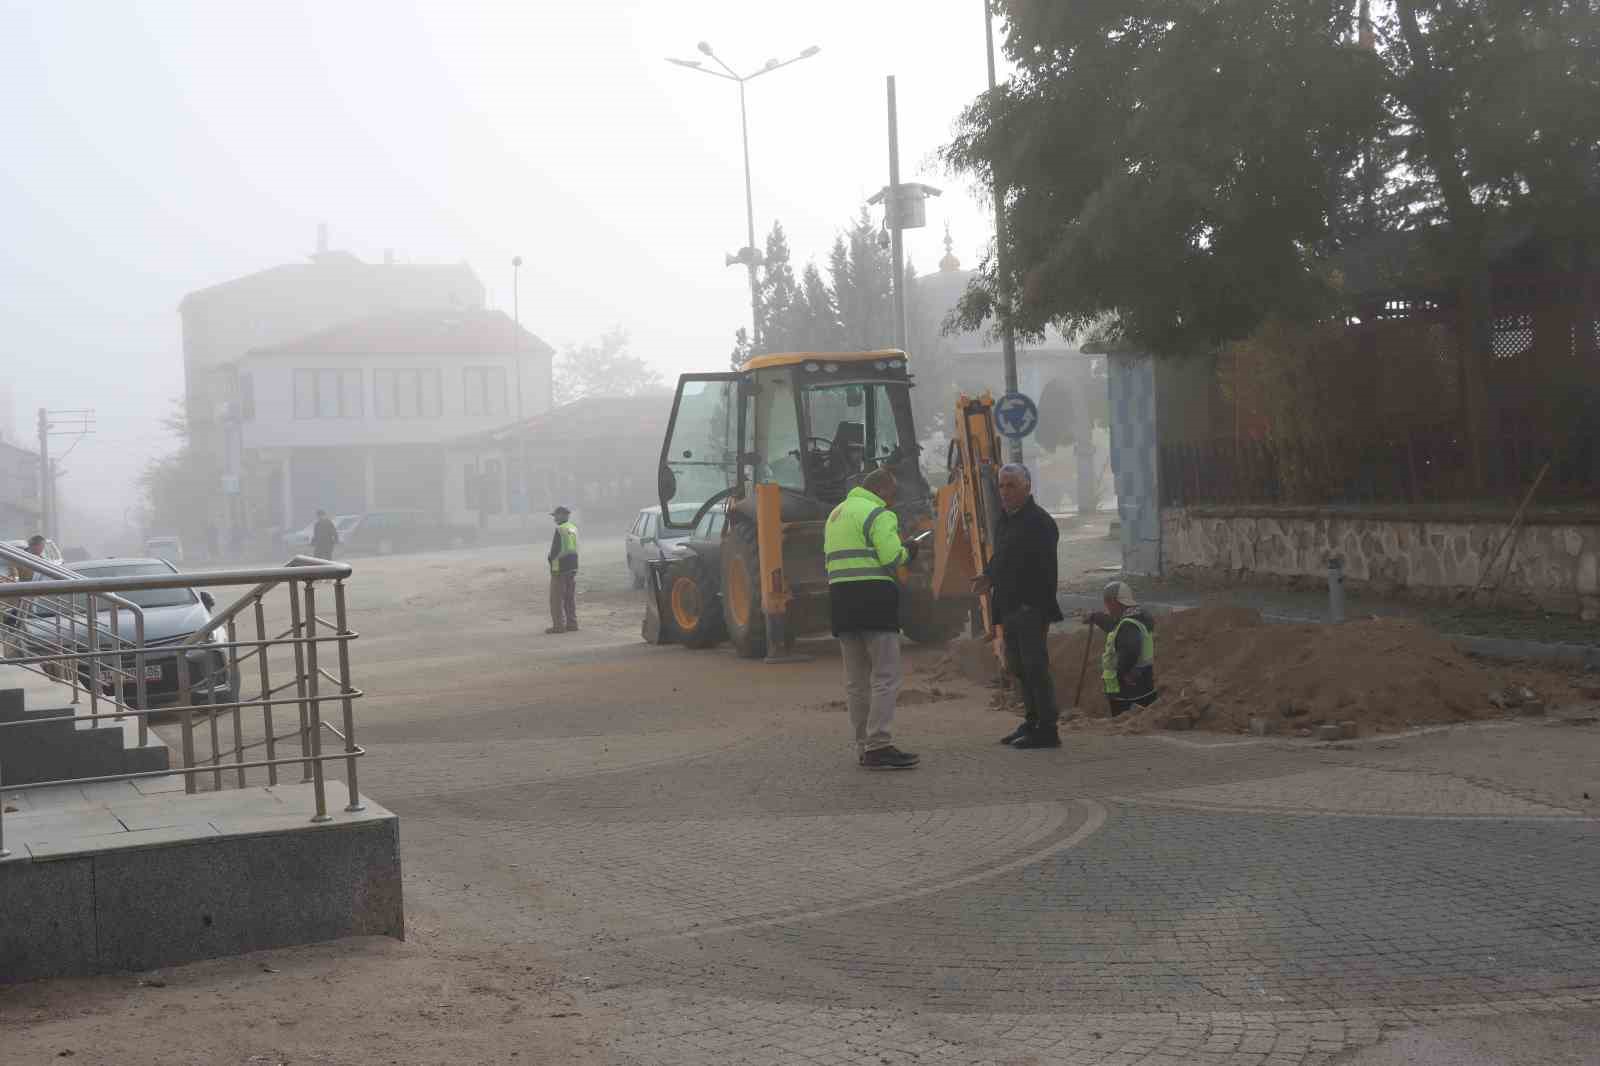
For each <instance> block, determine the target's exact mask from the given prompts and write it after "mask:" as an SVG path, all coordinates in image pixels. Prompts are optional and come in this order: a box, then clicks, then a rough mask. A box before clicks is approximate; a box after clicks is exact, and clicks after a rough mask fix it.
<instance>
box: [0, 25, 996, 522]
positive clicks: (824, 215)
mask: <svg viewBox="0 0 1600 1066" xmlns="http://www.w3.org/2000/svg"><path fill="white" fill-rule="evenodd" d="M982 11H983V9H982V0H922V2H916V0H896V2H879V3H861V2H859V0H810V2H808V3H793V2H782V3H779V2H768V0H743V2H736V0H705V2H694V0H583V2H577V3H574V2H571V0H563V2H559V3H557V2H553V0H523V2H520V3H509V2H493V0H480V2H469V0H448V2H438V3H434V2H418V3H401V2H392V0H391V2H386V3H378V2H366V0H363V2H351V0H339V2H336V3H325V2H322V3H318V2H312V3H298V2H293V0H270V2H249V3H227V4H216V3H199V2H195V3H190V2H179V0H172V2H162V3H130V2H115V3H113V2H103V3H100V2H94V3H92V2H80V0H62V2H59V3H56V2H45V0H36V2H33V3H26V2H19V0H0V90H3V93H4V97H5V106H4V107H0V137H3V143H4V145H5V165H4V166H3V167H0V232H3V233H4V234H5V238H6V243H5V249H4V253H3V254H0V381H7V382H10V384H11V393H12V401H11V407H12V410H11V411H9V412H7V411H5V410H3V409H0V430H8V431H10V434H11V436H12V437H13V438H21V440H22V443H24V444H29V445H30V446H31V442H32V433H33V418H34V411H35V410H36V409H37V408H38V407H40V406H49V407H57V408H66V407H92V408H94V409H95V410H96V412H97V415H98V427H99V428H98V433H97V434H96V436H95V437H93V438H91V439H88V440H86V441H84V442H82V443H81V444H80V445H79V446H78V447H77V449H76V450H75V451H74V452H73V453H72V456H71V457H70V459H69V460H68V462H67V463H66V464H65V466H66V470H67V476H66V477H65V478H64V479H63V481H62V484H61V492H62V495H63V497H64V500H65V502H66V503H67V504H68V505H69V506H74V505H75V506H76V508H78V509H84V508H87V509H89V510H92V511H93V512H94V513H96V514H97V515H99V516H100V517H101V519H102V521H105V522H110V523H115V524H116V525H119V526H120V524H121V522H122V516H123V511H124V508H125V507H128V506H130V505H132V504H133V503H134V502H135V499H136V495H137V489H136V485H135V481H136V478H137V474H138V471H139V469H140V468H141V467H142V465H143V463H144V462H145V460H146V459H147V458H148V457H150V456H151V455H154V454H159V453H160V452H162V451H165V450H167V449H169V448H170V441H168V440H166V439H165V438H164V437H163V435H162V433H161V430H160V425H159V420H160V418H161V417H162V415H163V414H164V413H165V411H166V410H167V409H168V406H169V401H170V399H171V398H173V397H176V396H179V395H181V393H182V390H183V359H182V349H181V342H180V336H181V334H180V328H179V319H178V314H177V305H178V301H179V300H180V299H181V298H182V297H183V295H184V294H185V293H186V292H189V291H191V290H194V289H197V288H201V287H203V286H206V285H211V284H215V283H217V282H221V281H224V280H227V279H229V278H232V277H236V276H239V275H241V274H245V273H249V272H251V271H255V270H260V269H264V268H267V267H271V266H274V265H277V264H279V263H284V262H291V261H295V260H297V259H300V258H301V257H303V256H304V255H306V254H307V253H309V252H311V251H312V250H313V249H314V246H315V233H316V226H317V223H319V222H324V221H325V222H327V223H328V225H329V226H330V228H331V231H332V242H331V243H332V246H333V247H336V248H344V249H348V250H350V251H352V252H355V253H356V254H357V255H360V256H361V257H363V258H365V259H368V260H381V258H382V255H383V252H384V250H385V249H390V248H392V249H394V250H395V252H396V253H397V255H398V256H399V257H400V258H401V259H402V260H403V261H405V260H410V261H431V262H440V261H457V260H463V259H464V260H466V261H467V262H469V263H470V264H471V265H472V266H473V267H474V268H475V269H476V270H477V272H478V274H479V276H480V277H482V278H483V280H484V283H485V285H487V286H488V289H489V293H490V301H491V304H493V305H495V306H502V307H505V308H506V309H507V310H509V309H510V303H511V291H510V290H511V281H510V266H509V261H510V259H511V257H512V256H513V255H521V256H522V257H523V259H524V266H523V268H522V288H521V293H522V298H521V310H522V321H523V324H524V325H526V326H527V327H528V328H530V329H531V330H533V331H534V332H535V333H537V334H539V335H540V336H542V337H543V338H545V339H546V340H547V341H549V342H551V343H552V344H554V345H556V346H557V348H560V347H562V346H564V345H566V344H568V343H572V342H576V341H580V340H583V339H585V338H589V337H593V336H596V335H598V334H599V333H601V332H602V331H604V330H606V329H609V328H611V327H613V326H616V325H622V326H624V327H626V328H627V329H628V330H630V331H631V333H632V336H633V341H634V348H635V351H637V352H638V353H639V354H641V355H643V356H645V357H646V358H647V359H649V360H650V361H651V362H652V363H654V364H655V365H656V366H658V367H660V368H661V370H662V371H663V373H664V374H666V375H668V376H672V375H675V374H677V373H679V372H681V371H685V370H692V369H714V368H718V367H720V366H721V365H723V363H724V361H725V359H726V356H727V353H728V351H729V349H730V348H731V345H732V332H733V330H734V329H735V328H737V327H738V326H740V325H746V324H747V323H748V315H749V295H748V289H747V287H746V285H747V282H746V278H745V273H744V271H743V269H742V268H739V267H734V268H725V267H724V266H723V265H722V263H723V258H722V257H723V254H724V253H725V252H732V251H736V250H737V249H738V248H739V247H740V246H741V245H742V244H743V243H744V188H743V170H742V161H741V156H740V144H739V126H738V122H739V115H738V99H737V90H736V88H735V87H734V85H733V84H732V83H731V82H722V81H716V80H713V79H712V78H709V77H706V76H705V75H703V74H698V73H694V72H691V71H686V70H683V69H680V68H678V67H674V66H671V65H669V64H668V63H666V62H665V61H664V57H665V56H668V55H677V56H682V57H686V58H700V56H699V54H698V53H697V52H696V51H695V43H696V41H698V40H700V39H706V40H709V41H710V42H711V43H712V44H713V45H714V46H715V47H716V48H717V51H718V52H719V54H721V55H723V56H724V57H725V58H726V59H727V60H728V61H729V62H730V63H731V64H732V65H733V66H734V67H735V68H736V69H738V70H740V71H741V72H743V71H745V70H754V69H756V68H758V67H759V66H760V65H761V64H762V63H763V62H764V61H765V60H766V59H768V58H779V59H783V58H787V57H789V56H791V55H794V54H797V53H798V52H799V51H800V50H801V49H802V48H804V47H806V46H808V45H811V44H816V45H819V46H821V48H822V52H821V53H820V54H819V55H818V56H816V57H814V58H812V59H808V60H805V61H803V62H801V63H798V64H796V65H795V66H793V67H789V68H786V69H784V70H781V71H777V72H775V73H773V74H770V75H767V76H764V77H762V78H759V79H757V80H756V81H755V82H754V83H752V84H751V85H750V87H749V96H750V123H751V157H752V158H751V162H752V168H753V173H754V186H755V189H754V191H755V210H756V229H757V238H758V243H759V241H760V240H761V239H762V238H764V236H765V233H766V231H767V230H768V229H769V228H770V226H771V224H772V222H773V220H774V219H780V220H781V221H782V222H783V223H784V225H785V228H786V229H787V230H788V233H789V237H790V243H791V246H792V248H793V250H794V253H795V257H796V260H797V262H796V270H797V273H798V269H799V267H800V266H801V265H802V264H803V262H804V261H805V259H806V258H808V257H812V256H814V257H816V258H817V259H818V261H819V263H821V262H822V261H823V260H824V259H825V256H826V252H827V249H828V246H829V245H830V244H831V243H832V240H833V237H834V236H835V234H836V233H837V232H838V231H839V230H840V229H841V228H842V227H843V226H844V225H845V224H846V223H847V222H848V221H849V219H850V218H851V217H852V216H853V215H854V213H855V212H856V210H857V209H858V207H859V205H860V204H861V203H862V202H863V201H864V200H865V199H866V198H867V197H868V196H869V195H871V194H872V193H873V192H875V191H877V189H879V188H880V187H881V186H883V185H884V184H886V183H887V181H888V162H887V143H886V117H885V104H884V76H885V75H886V74H891V73H892V74H895V75H896V76H897V81H898V91H899V98H900V124H901V130H900V142H901V179H902V180H903V181H911V180H924V181H927V182H929V183H930V184H933V185H937V186H940V187H942V188H944V189H945V195H944V196H943V197H942V198H940V199H937V200H933V201H931V202H930V204H929V212H928V220H929V226H928V228H927V229H925V230H922V231H918V232H915V233H908V241H907V247H908V252H909V254H910V256H911V258H912V260H913V261H914V263H915V264H916V265H917V267H918V269H919V270H920V271H922V272H927V271H929V270H932V269H934V268H935V265H936V263H937V261H938V259H939V257H940V256H941V255H942V254H943V248H942V246H941V241H942V238H943V225H944V222H945V221H946V220H947V219H948V220H949V222H950V225H951V229H952V233H953V236H954V238H955V241H956V253H957V254H958V255H959V256H960V257H961V258H962V259H963V262H964V264H965V265H968V266H971V265H973V264H974V263H975V262H976V260H977V258H978V256H979V252H980V249H981V248H982V247H983V246H984V245H985V243H986V242H987V240H988V239H989V230H990V221H989V217H988V213H987V211H986V210H985V209H984V207H983V206H982V204H981V199H982V197H981V195H980V193H979V192H978V191H976V190H972V189H969V188H965V187H962V186H960V185H959V184H957V183H956V182H954V181H953V180H952V179H950V178H949V177H948V176H947V175H944V174H942V173H941V172H940V171H939V169H938V166H937V164H936V163H935V162H934V161H933V159H932V158H931V153H932V152H933V151H934V150H935V149H936V148H937V147H938V146H939V145H940V144H941V143H942V142H943V141H944V140H946V139H947V137H948V135H949V132H950V129H951V125H952V123H953V121H954V119H955V117H956V115H957V113H958V112H959V110H960V109H961V107H962V106H963V105H964V104H966V103H967V102H968V101H969V100H970V99H971V98H972V97H973V96H974V95H975V94H977V93H978V92H981V91H982V89H983V87H984V84H985V68H984V52H983V32H982V31H983V14H982ZM4 391H5V390H3V389H0V396H3V394H4ZM0 405H3V400H0ZM8 415H9V416H10V417H9V419H8V417H7V416H8ZM8 422H9V424H8ZM64 446H65V442H60V443H53V445H52V447H53V449H57V450H59V448H61V447H64ZM65 532H67V534H68V539H69V540H74V542H76V541H77V540H82V539H88V538H86V537H85V536H83V535H80V536H78V537H77V538H74V537H73V533H74V532H75V531H73V530H70V529H69V530H66V531H65Z"/></svg>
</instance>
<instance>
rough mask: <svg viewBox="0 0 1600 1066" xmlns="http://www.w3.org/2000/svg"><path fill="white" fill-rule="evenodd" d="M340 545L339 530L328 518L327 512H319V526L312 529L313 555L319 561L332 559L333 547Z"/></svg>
mask: <svg viewBox="0 0 1600 1066" xmlns="http://www.w3.org/2000/svg"><path fill="white" fill-rule="evenodd" d="M337 543H339V528H338V527H337V526H335V525H334V524H333V519H331V518H329V517H328V512H327V511H318V512H317V524H316V525H314V526H312V527H311V554H312V555H315V556H316V557H317V558H318V559H332V558H333V546H334V545H335V544H337Z"/></svg>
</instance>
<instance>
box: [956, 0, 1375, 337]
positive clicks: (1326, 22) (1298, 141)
mask: <svg viewBox="0 0 1600 1066" xmlns="http://www.w3.org/2000/svg"><path fill="white" fill-rule="evenodd" d="M1348 2H1349V0H1231V2H1230V3H1225V4H1204V5H1201V4H1192V3H1189V2H1187V0H1081V2H1075V3H1072V4H1059V3H1053V2H1050V0H1000V2H998V3H997V8H998V9H999V10H1001V12H1002V13H1003V14H1004V15H1005V18H1006V20H1007V24H1008V32H1007V38H1006V51H1007V54H1008V55H1009V56H1010V57H1011V58H1012V60H1013V61H1014V62H1015V63H1016V64H1017V73H1016V75H1015V76H1014V77H1013V78H1012V79H1011V80H1010V81H1009V82H1008V83H1007V84H1005V85H1003V86H1001V87H999V88H997V89H996V90H994V91H993V92H990V93H987V94H985V95H984V96H983V97H981V98H980V99H979V100H978V101H977V102H976V103H974V104H973V105H972V106H971V107H970V108H969V109H968V110H967V112H966V113H965V114H964V115H963V117H962V119H961V122H960V125H959V127H958V130H957V135H956V137H955V139H954V141H953V142H952V143H951V144H950V145H949V146H948V147H947V148H946V150H945V155H946V159H947V161H948V162H949V163H951V164H952V165H953V166H954V167H955V168H956V169H958V170H961V171H965V172H967V173H970V174H973V175H976V176H979V177H981V178H982V179H984V180H985V181H989V180H992V179H993V178H994V177H995V176H996V175H998V176H999V178H1000V182H1001V184H1002V186H1003V187H1004V188H1005V189H1006V202H1007V210H1008V212H1009V218H1010V222H1011V225H1010V227H1009V228H1010V230H1011V239H1012V261H1013V270H1014V273H1013V277H1012V278H1011V279H1010V281H1011V284H1012V287H1013V292H1014V293H1015V294H1016V300H1015V305H1016V306H1015V308H1014V311H1013V314H1014V316H1015V324H1016V326H1017V327H1018V329H1019V330H1020V331H1022V332H1023V333H1025V334H1037V333H1038V332H1040V331H1041V330H1042V329H1043V327H1044V326H1045V325H1046V324H1048V323H1052V322H1059V323H1061V324H1062V325H1064V326H1065V327H1066V328H1067V329H1069V330H1072V331H1081V330H1083V329H1086V328H1090V327H1092V326H1093V325H1095V324H1096V322H1097V321H1098V320H1099V319H1100V318H1101V317H1102V316H1104V315H1106V314H1110V315H1113V316H1114V319H1113V328H1114V330H1115V332H1116V333H1118V334H1120V335H1121V336H1124V337H1126V338H1127V339H1128V340H1129V341H1131V342H1133V343H1135V344H1138V345H1140V346H1142V347H1145V348H1148V349H1150V350H1154V351H1157V352H1175V351H1185V350H1192V349H1193V348H1195V347H1201V346H1211V345H1215V344H1217V343H1220V342H1223V341H1226V340H1231V339H1234V338H1237V337H1242V336H1245V335H1247V334H1248V333H1249V332H1250V331H1251V330H1252V329H1253V328H1254V327H1255V326H1256V324H1257V323H1258V322H1260V321H1261V319H1262V317H1263V316H1264V315H1265V314H1266V313H1267V312H1268V311H1269V310H1280V311H1283V312H1285V313H1288V314H1292V315H1301V316H1306V317H1314V316H1316V315H1318V314H1320V313H1322V312H1324V311H1325V310H1326V309H1327V308H1328V307H1329V306H1330V305H1331V303H1332V299H1333V297H1334V295H1335V291H1334V286H1333V285H1332V279H1331V278H1330V276H1329V272H1328V270H1327V269H1326V268H1325V266H1324V265H1323V257H1324V256H1325V255H1326V254H1327V253H1328V252H1330V251H1332V250H1333V245H1334V232H1333V227H1332V225H1331V223H1332V221H1333V220H1334V218H1335V217H1336V215H1335V212H1334V211H1333V209H1332V208H1333V205H1334V204H1335V202H1336V200H1337V199H1338V191H1339V189H1340V188H1341V187H1342V186H1343V185H1344V184H1345V182H1344V181H1343V180H1342V176H1343V175H1346V174H1348V173H1349V172H1350V171H1352V169H1353V168H1354V167H1355V166H1356V164H1357V162H1358V160H1359V157H1360V153H1361V150H1362V149H1363V148H1364V147H1366V146H1367V145H1369V144H1371V143H1373V142H1374V141H1375V140H1377V139H1379V138H1381V137H1382V135H1383V134H1384V133H1385V132H1386V128H1385V119H1386V116H1385V113H1384V110H1383V108H1382V106H1381V101H1382V95H1383V94H1382V82H1383V71H1382V68H1381V65H1380V64H1379V63H1378V62H1377V60H1376V59H1375V57H1374V56H1373V55H1372V54H1371V52H1370V51H1368V50H1366V49H1362V48H1360V47H1358V46H1357V45H1356V44H1355V43H1354V42H1353V41H1352V40H1351V38H1350V34H1349V30H1350V26H1351V20H1350V12H1349V8H1348ZM996 282H997V279H996V277H995V264H994V263H993V261H992V260H990V261H987V262H985V263H984V264H982V265H981V267H980V271H979V277H978V278H977V279H976V284H975V286H974V287H973V288H972V289H971V290H969V292H968V293H967V295H966V297H965V298H964V299H963V300H962V303H961V306H960V308H959V314H958V323H959V324H960V325H962V326H963V327H965V328H977V326H978V325H980V324H981V323H982V322H983V320H984V319H985V318H987V317H989V316H990V315H992V314H993V313H994V311H995V309H996V305H995V301H994V292H995V286H996Z"/></svg>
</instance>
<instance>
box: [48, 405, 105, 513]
mask: <svg viewBox="0 0 1600 1066" xmlns="http://www.w3.org/2000/svg"><path fill="white" fill-rule="evenodd" d="M52 419H60V420H61V421H52ZM93 432H94V411H93V409H91V408H79V409H76V410H72V411H50V410H46V409H45V408H43V407H41V408H39V513H40V518H41V524H42V525H43V526H44V528H43V529H42V530H40V532H42V533H43V534H44V535H45V536H47V537H49V538H50V539H51V540H58V539H59V538H60V536H61V512H60V508H59V506H58V505H57V501H56V465H55V463H54V462H53V461H52V460H51V458H50V438H51V437H73V438H76V440H82V439H83V438H84V437H87V436H88V435H89V434H90V433H93ZM73 447H74V448H75V447H77V444H76V443H74V444H73ZM71 453H72V448H68V449H67V453H66V454H68V455H70V454H71ZM63 458H65V456H63Z"/></svg>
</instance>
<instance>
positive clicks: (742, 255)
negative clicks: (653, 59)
mask: <svg viewBox="0 0 1600 1066" xmlns="http://www.w3.org/2000/svg"><path fill="white" fill-rule="evenodd" d="M695 47H697V48H698V49H699V50H700V54H701V55H704V56H706V57H708V58H710V59H712V60H713V61H715V62H716V64H717V66H719V67H721V68H722V70H720V71H717V70H711V69H710V68H708V67H706V66H703V65H702V64H701V61H700V60H698V59H673V58H672V57H670V56H669V57H668V58H667V62H668V63H675V64H677V65H678V66H680V67H687V68H688V69H690V70H698V71H699V72H700V73H702V74H709V75H711V76H712V77H713V78H722V79H724V80H726V81H731V82H734V83H735V84H737V85H738V86H739V137H740V140H741V141H742V143H743V145H744V222H745V240H746V244H745V246H744V247H743V248H741V249H739V254H738V255H730V256H728V258H727V263H726V265H727V266H732V265H733V264H735V263H743V264H744V266H745V269H746V270H748V271H749V272H750V343H751V346H752V347H755V346H757V345H759V344H760V343H761V281H760V279H759V278H758V277H757V276H756V268H757V267H759V266H760V265H761V252H760V250H759V249H758V248H756V208H755V198H754V196H753V195H752V193H751V189H750V120H749V113H748V111H747V109H746V107H745V92H744V86H745V82H748V81H754V80H755V79H756V78H759V77H761V75H763V74H771V73H772V72H773V71H775V70H779V69H781V68H783V67H787V66H789V65H790V64H791V63H798V62H800V61H801V60H802V59H810V58H811V57H812V56H814V55H816V54H817V53H818V52H820V51H822V49H821V48H819V47H817V46H816V45H812V46H811V47H810V48H807V49H806V50H805V51H803V52H801V53H800V54H799V55H797V56H795V57H794V58H792V59H785V60H783V61H781V62H780V61H778V60H776V59H769V60H767V61H766V63H765V64H764V65H763V66H762V67H761V69H760V70H758V71H756V72H754V73H753V74H738V73H736V72H735V71H734V69H733V68H732V67H730V66H728V64H726V63H724V62H723V61H722V57H721V56H719V55H717V54H716V52H714V51H712V49H711V45H710V44H708V43H706V42H705V41H701V42H700V43H699V44H698V45H696V46H695Z"/></svg>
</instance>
